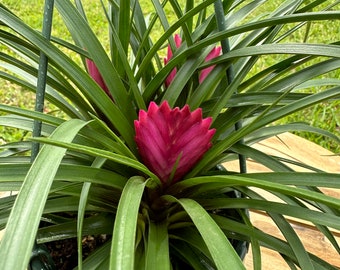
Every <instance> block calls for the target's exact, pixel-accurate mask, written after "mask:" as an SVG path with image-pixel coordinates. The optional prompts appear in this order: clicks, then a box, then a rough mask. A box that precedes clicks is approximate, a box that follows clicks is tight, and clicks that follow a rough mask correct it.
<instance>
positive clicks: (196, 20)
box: [0, 0, 340, 270]
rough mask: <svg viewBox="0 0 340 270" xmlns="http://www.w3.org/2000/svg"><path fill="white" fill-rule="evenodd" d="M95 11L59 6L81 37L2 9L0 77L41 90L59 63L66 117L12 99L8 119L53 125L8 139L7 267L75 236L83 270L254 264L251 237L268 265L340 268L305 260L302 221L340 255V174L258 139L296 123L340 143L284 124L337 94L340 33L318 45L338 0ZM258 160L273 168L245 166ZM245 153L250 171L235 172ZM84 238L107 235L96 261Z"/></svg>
mask: <svg viewBox="0 0 340 270" xmlns="http://www.w3.org/2000/svg"><path fill="white" fill-rule="evenodd" d="M84 2H85V1H84ZM95 2H96V1H91V4H86V5H85V4H83V2H82V1H81V0H76V1H75V3H72V2H71V1H69V0H56V1H55V3H53V1H46V3H47V4H46V6H47V10H54V9H56V10H55V11H54V19H53V20H52V28H56V27H64V26H66V27H67V29H68V31H67V32H66V30H65V31H63V34H62V35H59V36H58V35H53V32H52V36H51V37H49V36H48V35H43V34H42V33H40V32H39V31H37V30H36V29H34V28H33V27H32V26H30V25H29V24H28V23H25V22H24V21H23V20H21V19H20V18H19V17H18V16H16V15H15V12H14V11H11V8H10V5H9V4H6V1H5V2H4V3H2V4H0V23H1V26H0V27H1V31H0V42H1V54H0V57H1V62H0V66H1V72H0V76H1V78H2V79H3V80H8V81H10V82H11V83H12V84H13V85H18V86H20V87H21V89H22V91H25V90H29V91H32V92H35V91H36V89H37V86H36V85H37V78H40V77H39V76H40V75H39V74H40V73H41V71H43V67H42V65H39V62H40V59H41V58H44V57H46V59H47V60H48V62H47V65H45V67H46V68H47V75H46V82H44V81H43V82H42V83H43V85H44V83H46V93H45V98H46V100H47V101H48V102H49V104H50V105H49V106H51V107H52V108H53V109H55V110H54V111H55V112H56V113H53V112H51V113H49V114H47V113H43V112H40V111H39V110H34V109H29V108H19V107H16V106H14V105H8V104H7V105H6V104H0V110H1V111H2V112H3V114H2V115H1V117H0V124H1V125H2V126H6V127H14V128H18V129H22V130H25V131H27V132H31V131H32V130H33V123H34V122H38V123H42V129H41V135H42V136H29V135H28V136H26V137H25V140H20V141H14V142H9V143H8V144H4V145H2V146H1V148H2V152H1V153H0V155H1V157H0V191H18V193H13V194H12V195H11V196H7V197H4V198H1V199H0V209H1V211H0V228H1V229H4V228H5V233H4V236H3V238H2V240H1V244H0V258H1V260H0V269H26V267H27V265H28V263H29V260H30V256H31V251H32V247H33V245H34V243H35V242H37V243H48V242H51V241H55V240H60V239H67V238H77V242H78V266H77V267H78V269H244V268H245V267H244V265H243V263H242V258H243V256H244V253H246V251H247V245H248V244H247V243H250V246H249V249H251V251H252V256H253V268H254V269H261V249H260V248H261V247H265V248H268V249H271V250H273V251H276V252H277V253H279V254H281V255H282V257H283V259H284V260H285V261H286V262H287V265H288V266H289V267H290V268H291V269H296V267H300V268H301V269H306V270H307V269H308V270H310V269H318V270H319V269H336V266H333V265H331V264H330V263H329V262H327V260H326V261H325V260H322V259H320V258H318V257H317V256H315V255H313V254H311V253H309V252H308V251H306V249H305V247H304V245H303V244H302V242H301V240H300V239H299V237H298V235H297V234H296V232H295V231H294V229H293V227H292V225H291V224H290V223H289V217H294V218H297V219H299V220H303V221H308V222H311V223H312V224H313V225H314V226H315V228H317V229H318V230H319V231H320V232H321V233H322V234H323V235H324V236H325V237H326V238H327V239H328V240H329V241H330V243H331V244H332V246H333V247H334V249H335V250H336V251H337V252H340V247H339V243H337V241H336V239H335V237H334V235H333V233H332V232H333V229H337V230H339V229H340V200H339V199H337V198H333V197H330V196H328V195H325V194H324V193H322V191H321V188H334V189H338V188H340V177H339V175H337V174H329V173H325V172H322V171H320V170H316V169H315V170H314V172H311V173H298V172H295V171H293V169H292V168H291V167H290V166H289V163H293V161H290V160H282V159H280V158H278V157H275V156H269V155H266V154H265V153H262V152H260V151H258V150H255V149H254V148H252V147H251V145H252V144H253V143H254V142H257V141H260V140H262V139H264V138H267V137H270V136H275V135H277V134H280V133H282V132H286V131H294V130H303V131H307V132H315V133H319V134H321V135H323V136H327V137H330V138H332V139H333V140H334V141H336V142H339V138H338V137H337V136H335V135H334V134H332V133H330V132H328V131H327V130H320V129H317V128H314V127H311V126H309V125H308V124H304V123H300V122H299V123H288V124H281V125H278V124H277V122H276V121H277V120H279V119H281V118H283V117H285V116H287V115H289V114H291V113H294V112H296V111H299V110H302V109H304V108H307V107H309V106H312V105H314V104H317V103H321V102H326V101H327V100H334V99H338V98H339V96H340V87H339V85H340V81H339V76H338V74H339V70H340V59H339V56H340V46H339V36H336V37H335V39H330V40H329V42H327V43H325V41H318V42H316V41H313V42H308V41H309V39H311V38H312V33H313V31H312V29H313V25H314V22H320V21H321V22H323V23H325V24H331V23H335V24H337V25H339V18H340V12H339V1H326V0H324V1H321V0H319V1H306V0H284V1H250V0H249V1H244V0H242V1H240V0H234V1H226V0H205V1H193V0H186V1H185V0H182V1H176V0H169V1H157V0H152V1H138V0H124V1H118V0H110V1H107V2H106V1H102V2H98V3H99V7H100V8H99V9H98V10H100V12H99V13H98V14H97V17H96V18H93V17H91V16H87V14H88V12H89V10H91V11H92V9H91V7H92V5H94V4H95ZM98 3H97V6H98ZM41 6H43V2H42V1H41ZM170 14H171V15H170ZM57 16H58V17H57ZM99 20H100V21H101V22H102V23H103V25H105V26H106V27H107V29H108V30H109V31H108V38H106V39H105V37H103V31H104V30H103V29H99V31H97V32H95V30H94V28H95V25H96V23H98V21H99ZM56 22H58V23H56ZM44 26H45V24H44ZM335 28H336V30H337V31H338V27H335ZM98 32H99V33H100V34H98V35H97V34H96V33H98ZM299 36H301V39H299ZM293 38H297V40H296V39H295V40H294V39H293ZM100 40H102V41H100ZM103 40H104V41H103ZM105 40H107V42H105ZM266 60H268V61H266ZM39 83H41V80H40V79H38V85H39ZM314 88H317V89H318V90H319V91H316V92H312V91H310V90H311V89H314ZM29 134H30V133H29ZM32 142H33V143H32ZM37 144H38V145H39V144H40V146H41V149H40V151H39V153H38V154H37V156H36V157H35V158H34V160H33V158H31V156H32V155H33V154H32V153H33V150H32V145H33V146H34V145H35V146H36V145H37ZM31 150H32V151H31ZM246 158H251V159H253V160H254V161H256V162H258V163H260V164H262V165H264V166H266V167H268V168H269V169H270V170H271V171H272V172H270V173H257V174H255V173H253V174H250V173H247V172H246V166H245V163H244V160H245V159H246ZM233 159H239V160H240V164H241V166H240V167H241V169H240V171H231V170H230V169H229V168H228V167H227V166H226V167H225V168H224V169H221V166H220V165H221V164H223V162H225V161H228V160H233ZM294 165H298V166H301V167H306V168H308V169H310V170H312V171H313V168H312V167H311V166H310V165H309V164H294ZM254 188H256V189H254ZM261 191H266V192H269V193H271V194H272V195H274V197H276V198H277V199H279V200H275V201H271V200H270V199H266V198H265V197H263V195H262V193H261ZM248 209H255V210H258V211H263V212H265V213H267V215H268V216H269V218H270V219H272V220H273V221H274V223H275V224H276V226H277V228H278V229H279V230H280V231H281V233H282V235H283V239H279V238H277V237H275V236H274V235H271V234H270V233H268V232H265V231H262V230H261V229H260V228H256V227H255V226H254V225H253V224H252V222H251V219H250V217H249V215H248ZM250 215H251V213H250ZM42 221H43V223H42ZM39 224H40V226H39ZM84 235H107V236H108V240H107V242H106V243H105V244H104V245H102V246H101V247H99V248H98V249H96V250H95V251H94V252H93V253H91V254H90V255H89V256H88V257H87V258H86V259H85V260H84V261H83V259H82V258H83V257H82V248H81V247H82V239H83V236H84Z"/></svg>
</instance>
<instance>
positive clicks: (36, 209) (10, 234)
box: [0, 119, 87, 269]
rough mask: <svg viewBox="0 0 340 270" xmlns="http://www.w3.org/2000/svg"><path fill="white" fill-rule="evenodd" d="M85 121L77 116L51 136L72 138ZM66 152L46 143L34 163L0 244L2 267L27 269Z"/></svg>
mask: <svg viewBox="0 0 340 270" xmlns="http://www.w3.org/2000/svg"><path fill="white" fill-rule="evenodd" d="M86 124H87V123H86V122H84V121H81V120H76V119H75V120H70V121H68V122H65V123H64V124H62V125H60V127H59V128H58V129H57V130H56V131H55V132H54V133H53V135H52V138H55V139H60V140H62V141H71V140H72V139H73V138H74V137H75V135H76V134H77V133H78V132H79V130H80V129H81V128H82V127H84V126H85V125H86ZM65 152H66V149H64V148H59V147H53V146H48V145H46V146H44V147H43V148H42V150H41V152H40V153H39V155H38V156H37V158H36V160H35V161H34V163H33V164H32V167H31V169H30V170H29V172H28V174H27V176H26V178H25V181H24V183H23V186H22V188H21V190H20V193H19V195H18V198H17V200H16V202H15V204H14V206H13V209H12V213H11V215H10V217H9V220H8V223H7V229H6V233H5V235H4V237H3V239H2V241H1V244H0V257H1V258H3V259H1V262H0V268H1V269H26V267H27V264H28V261H29V257H30V254H31V249H32V247H33V243H34V239H35V232H36V231H37V228H38V225H39V221H40V217H41V214H42V211H43V208H44V204H45V201H46V199H47V195H48V192H49V189H50V187H51V184H52V182H53V179H54V176H55V174H56V172H57V169H58V167H59V164H60V162H61V160H62V158H63V156H64V154H65ZM28 231H29V232H30V233H27V232H28ZM8 254H11V256H8ZM18 258H21V259H20V260H18Z"/></svg>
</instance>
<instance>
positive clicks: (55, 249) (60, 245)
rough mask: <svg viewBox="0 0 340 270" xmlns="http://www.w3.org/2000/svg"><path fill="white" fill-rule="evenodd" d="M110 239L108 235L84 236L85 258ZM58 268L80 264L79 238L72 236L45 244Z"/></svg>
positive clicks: (59, 269) (69, 267) (65, 268)
mask: <svg viewBox="0 0 340 270" xmlns="http://www.w3.org/2000/svg"><path fill="white" fill-rule="evenodd" d="M107 240H108V238H107V236H106V235H97V236H93V235H88V236H86V237H84V238H83V240H82V243H83V260H84V259H86V258H87V257H88V256H89V254H90V253H91V252H92V251H94V250H95V249H96V248H98V247H100V246H101V245H103V244H104V243H105V242H106V241H107ZM45 245H46V247H47V249H48V250H49V252H50V254H51V256H52V259H53V261H54V263H55V269H57V270H69V269H73V268H74V267H76V266H77V265H78V253H77V239H76V238H70V239H65V240H59V241H54V242H49V243H46V244H45Z"/></svg>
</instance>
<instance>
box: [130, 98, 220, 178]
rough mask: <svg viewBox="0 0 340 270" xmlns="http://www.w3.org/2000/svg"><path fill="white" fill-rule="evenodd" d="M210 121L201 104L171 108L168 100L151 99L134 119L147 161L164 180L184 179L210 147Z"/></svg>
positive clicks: (144, 160)
mask: <svg viewBox="0 0 340 270" xmlns="http://www.w3.org/2000/svg"><path fill="white" fill-rule="evenodd" d="M211 122H212V118H211V117H208V118H205V119H202V109H200V108H199V109H196V110H195V111H193V112H190V109H189V106H188V105H185V106H184V107H183V108H182V109H179V108H178V107H176V108H174V109H171V108H170V106H169V104H168V102H167V101H164V102H163V103H162V104H161V105H160V106H157V104H156V103H155V102H151V103H150V105H149V108H148V111H147V112H146V111H144V110H140V111H139V119H138V120H135V122H134V124H135V131H136V137H135V140H136V143H137V146H138V150H139V153H140V155H141V158H142V160H143V162H144V164H145V165H146V166H147V167H148V168H149V169H150V170H151V171H152V172H153V173H155V174H156V175H157V176H158V177H159V178H160V180H161V181H162V182H163V183H164V184H170V183H171V182H172V183H173V182H176V181H178V180H180V179H182V178H183V177H184V176H185V174H187V173H188V172H189V171H190V169H191V168H192V167H193V166H194V165H195V164H196V163H197V161H198V160H199V159H201V157H202V156H203V154H204V153H205V152H206V151H207V150H208V149H209V148H210V147H211V139H212V137H213V136H214V134H215V129H209V128H210V125H211Z"/></svg>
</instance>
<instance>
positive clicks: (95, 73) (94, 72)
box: [86, 59, 112, 99]
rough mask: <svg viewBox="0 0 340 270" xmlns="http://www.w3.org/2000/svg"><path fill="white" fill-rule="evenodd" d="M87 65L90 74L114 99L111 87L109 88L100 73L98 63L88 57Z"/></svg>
mask: <svg viewBox="0 0 340 270" xmlns="http://www.w3.org/2000/svg"><path fill="white" fill-rule="evenodd" d="M86 66H87V69H88V72H89V74H90V76H91V77H92V79H93V80H94V81H95V82H96V83H97V84H98V85H99V86H100V87H101V88H102V89H103V90H104V91H105V93H106V94H107V95H108V96H109V97H110V98H111V99H112V95H111V93H110V91H109V89H108V88H107V86H106V84H105V82H104V80H103V77H102V75H101V74H100V72H99V70H98V68H97V66H96V64H95V63H94V62H93V61H92V60H90V59H86Z"/></svg>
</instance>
